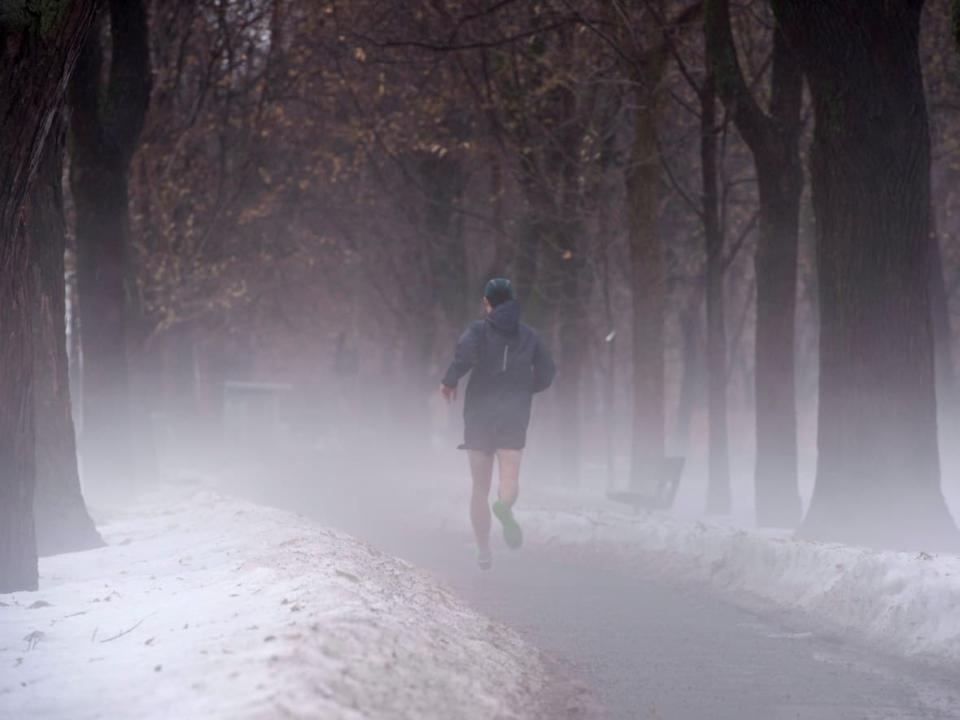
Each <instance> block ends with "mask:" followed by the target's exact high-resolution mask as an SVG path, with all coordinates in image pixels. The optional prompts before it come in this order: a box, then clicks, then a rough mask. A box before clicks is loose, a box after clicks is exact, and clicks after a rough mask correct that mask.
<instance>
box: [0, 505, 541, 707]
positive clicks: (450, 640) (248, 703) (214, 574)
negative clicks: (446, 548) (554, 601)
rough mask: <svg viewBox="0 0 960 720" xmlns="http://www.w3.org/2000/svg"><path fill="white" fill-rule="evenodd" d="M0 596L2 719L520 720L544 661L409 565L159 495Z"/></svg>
mask: <svg viewBox="0 0 960 720" xmlns="http://www.w3.org/2000/svg"><path fill="white" fill-rule="evenodd" d="M100 529H101V532H102V533H103V535H104V537H105V539H106V540H107V542H108V543H109V546H108V547H106V548H102V549H99V550H94V551H90V552H84V553H76V554H72V555H62V556H58V557H53V558H47V559H44V560H42V561H41V564H40V572H41V589H40V591H39V592H36V593H19V594H13V595H0V668H2V671H0V718H18V719H19V718H64V719H66V718H69V719H70V720H81V719H84V718H111V719H114V718H230V719H231V720H233V719H235V718H279V717H290V718H323V719H324V720H334V719H338V718H358V719H359V718H390V719H391V720H393V719H395V718H417V719H418V720H419V719H421V718H444V719H447V718H483V719H484V720H487V719H489V718H521V717H531V716H533V715H534V714H535V711H536V707H537V706H536V698H537V696H538V694H539V693H540V691H541V689H542V687H543V674H544V671H543V667H542V665H541V660H540V657H539V655H538V654H537V653H536V651H534V650H533V649H532V648H530V647H529V646H527V645H525V644H524V643H523V642H522V641H521V640H520V639H519V638H518V637H517V636H515V635H514V634H513V633H512V632H510V631H508V630H506V629H505V628H502V627H500V626H498V625H495V624H493V623H491V622H490V621H489V620H487V619H485V618H483V617H481V616H479V615H477V614H476V613H474V612H472V611H471V610H468V609H467V608H466V607H465V606H464V605H463V604H461V603H460V602H459V601H458V600H457V599H456V598H455V597H453V596H452V595H451V594H450V593H449V592H447V591H446V590H444V589H442V588H440V587H438V586H437V585H436V584H435V583H434V582H433V581H432V580H431V579H430V578H429V577H427V576H426V575H424V574H422V573H420V572H419V571H417V570H416V569H414V568H413V567H411V566H410V565H408V564H406V563H404V562H402V561H399V560H396V559H394V558H391V557H388V556H385V555H383V554H382V553H380V552H378V551H377V550H375V549H373V548H371V547H369V546H367V545H365V544H363V543H360V542H358V541H356V540H353V539H352V538H350V537H348V536H346V535H343V534H340V533H337V532H332V531H328V530H325V529H323V528H320V527H318V526H316V525H314V524H311V523H310V522H308V521H306V520H304V519H302V518H299V517H298V516H295V515H291V514H289V513H285V512H281V511H278V510H271V509H267V508H263V507H260V506H258V505H252V504H249V503H245V502H241V501H237V500H233V499H227V498H224V497H222V496H219V495H217V494H214V493H211V492H208V491H199V490H184V489H173V488H166V489H164V490H162V491H159V492H157V493H155V494H154V495H153V496H151V497H150V498H148V499H145V500H144V501H143V502H142V503H141V504H140V505H138V506H137V507H136V508H135V509H133V510H130V511H128V512H126V513H125V514H124V515H123V516H119V517H116V518H114V519H112V520H111V521H110V522H108V523H107V524H105V525H103V526H101V528H100Z"/></svg>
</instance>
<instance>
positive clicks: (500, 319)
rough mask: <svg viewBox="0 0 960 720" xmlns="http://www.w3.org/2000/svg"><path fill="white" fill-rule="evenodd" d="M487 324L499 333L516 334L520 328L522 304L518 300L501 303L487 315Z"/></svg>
mask: <svg viewBox="0 0 960 720" xmlns="http://www.w3.org/2000/svg"><path fill="white" fill-rule="evenodd" d="M487 322H488V323H490V325H491V326H493V329H494V330H496V331H497V332H499V333H502V334H504V335H514V334H516V332H517V330H518V329H519V328H520V303H518V302H517V301H516V300H507V301H506V302H503V303H500V304H499V305H497V306H496V307H495V308H494V309H493V310H491V311H490V314H489V315H487Z"/></svg>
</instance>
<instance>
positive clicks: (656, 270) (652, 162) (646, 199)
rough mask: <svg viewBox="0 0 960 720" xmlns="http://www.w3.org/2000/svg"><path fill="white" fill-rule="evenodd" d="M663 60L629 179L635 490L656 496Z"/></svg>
mask: <svg viewBox="0 0 960 720" xmlns="http://www.w3.org/2000/svg"><path fill="white" fill-rule="evenodd" d="M663 65H664V58H663V56H662V54H658V55H657V56H656V57H654V58H651V60H650V62H649V64H648V67H647V68H646V72H645V73H644V77H642V78H640V82H639V83H638V90H637V92H636V102H637V112H636V117H635V120H634V132H633V147H632V151H631V168H630V172H629V175H628V178H627V202H628V203H629V208H628V226H629V242H630V269H631V273H630V275H631V290H632V295H633V457H632V469H631V487H632V489H634V490H636V491H638V492H652V491H653V490H654V489H655V487H656V483H657V481H658V480H659V477H658V473H659V468H660V467H661V465H662V462H663V458H664V455H665V450H666V448H665V439H664V434H665V430H664V423H665V418H664V387H663V386H664V360H663V349H664V347H663V346H664V331H663V317H664V304H665V301H664V293H665V291H666V260H665V252H664V248H663V242H662V240H661V238H660V234H659V232H658V230H657V226H658V221H659V212H658V210H659V203H658V201H659V198H660V153H659V150H658V147H657V124H658V122H659V116H660V95H659V93H658V92H657V91H656V90H655V88H657V86H658V84H659V80H660V78H661V76H662V74H663Z"/></svg>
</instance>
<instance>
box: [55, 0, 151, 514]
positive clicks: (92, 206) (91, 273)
mask: <svg viewBox="0 0 960 720" xmlns="http://www.w3.org/2000/svg"><path fill="white" fill-rule="evenodd" d="M110 31H111V32H110V35H111V39H112V51H111V62H110V70H109V79H108V81H107V85H106V87H101V74H102V73H101V65H102V54H103V53H102V49H101V47H100V37H99V33H91V35H90V37H89V38H88V41H87V43H86V44H85V46H84V48H83V52H82V53H81V56H80V59H79V61H78V63H77V70H76V73H75V76H74V78H73V82H72V83H71V86H70V107H71V132H72V144H71V147H72V156H71V163H70V184H71V188H72V190H73V196H74V204H75V206H76V217H77V223H76V236H77V288H78V296H79V301H80V308H79V315H80V334H81V344H82V348H83V366H82V373H83V392H84V397H83V404H82V409H83V432H82V435H81V438H80V440H81V452H82V459H83V476H84V483H85V485H86V487H87V489H88V492H91V493H94V494H99V495H115V494H119V495H121V496H123V495H126V494H128V493H129V492H130V491H131V489H132V485H133V482H134V477H135V466H134V458H133V455H132V448H133V447H134V439H135V438H134V437H133V432H132V430H131V427H132V421H133V413H132V409H133V406H132V403H133V398H132V396H131V392H130V385H131V381H130V370H129V361H128V353H129V351H130V337H129V333H128V330H129V325H130V319H131V318H130V314H131V311H132V309H133V298H134V297H135V288H134V287H132V282H131V278H130V273H129V265H130V263H129V259H128V253H129V243H130V239H129V234H130V230H129V225H130V219H129V197H128V188H127V174H128V170H129V166H130V159H131V157H132V156H133V152H134V150H135V149H136V146H137V142H138V139H139V136H140V130H141V128H142V126H143V119H144V115H145V113H146V108H147V102H148V100H149V94H150V73H149V61H148V55H147V24H146V12H145V10H144V7H143V3H142V0H111V2H110Z"/></svg>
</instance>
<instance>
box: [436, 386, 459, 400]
mask: <svg viewBox="0 0 960 720" xmlns="http://www.w3.org/2000/svg"><path fill="white" fill-rule="evenodd" d="M440 394H441V395H443V399H444V400H446V401H447V402H448V403H452V402H453V401H454V400H456V399H457V389H456V388H455V387H448V386H447V385H440Z"/></svg>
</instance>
